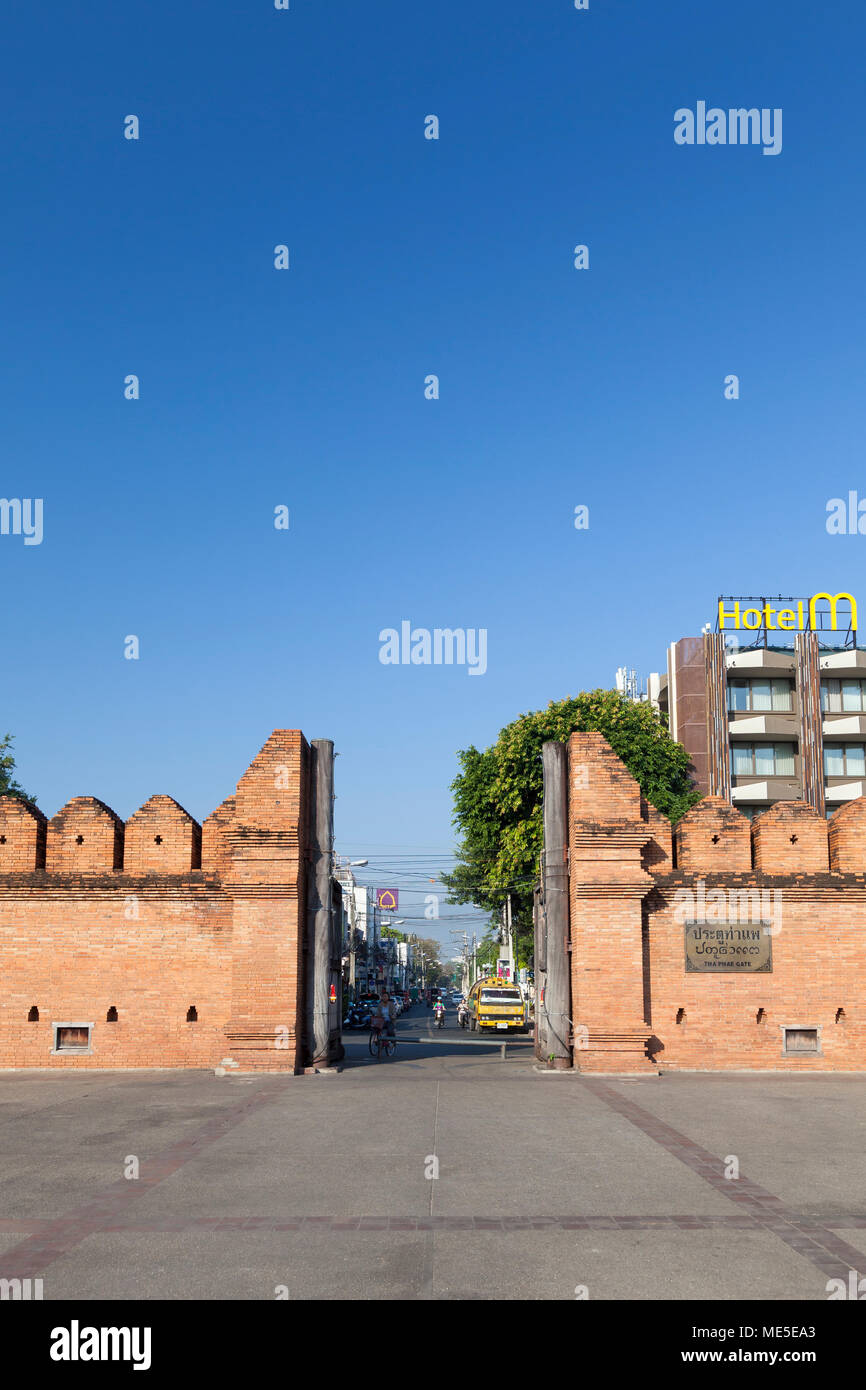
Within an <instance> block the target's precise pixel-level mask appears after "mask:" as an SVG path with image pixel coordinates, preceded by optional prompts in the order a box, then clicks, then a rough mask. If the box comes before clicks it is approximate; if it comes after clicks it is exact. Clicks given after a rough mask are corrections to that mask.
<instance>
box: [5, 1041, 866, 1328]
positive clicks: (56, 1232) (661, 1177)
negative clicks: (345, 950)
mask: <svg viewBox="0 0 866 1390" xmlns="http://www.w3.org/2000/svg"><path fill="white" fill-rule="evenodd" d="M428 1028H429V1021H428V1017H427V1016H421V1017H415V1018H413V1017H411V1016H410V1017H409V1018H407V1019H405V1020H404V1021H401V1023H400V1025H398V1031H399V1035H400V1038H401V1040H402V1041H401V1045H400V1046H398V1051H397V1056H396V1057H395V1058H394V1059H393V1060H392V1061H390V1062H386V1061H383V1062H379V1063H377V1062H376V1061H374V1060H372V1059H371V1058H370V1056H369V1053H368V1051H367V1048H366V1038H364V1037H358V1038H351V1039H350V1040H349V1041H348V1045H347V1056H346V1061H345V1063H344V1064H343V1068H342V1070H340V1071H339V1072H338V1073H336V1074H332V1075H319V1076H313V1077H282V1076H276V1075H273V1076H271V1075H250V1076H244V1075H239V1074H231V1073H229V1074H228V1075H226V1076H224V1077H218V1076H215V1075H214V1074H213V1073H211V1072H193V1071H184V1072H170V1071H152V1072H113V1073H98V1072H91V1073H89V1074H88V1073H86V1072H80V1071H79V1072H71V1071H70V1072H69V1073H66V1074H58V1073H57V1072H52V1073H47V1072H27V1073H24V1072H5V1073H0V1277H6V1278H14V1277H18V1278H27V1277H30V1278H41V1279H42V1280H43V1290H44V1298H45V1300H52V1299H71V1298H76V1299H78V1298H84V1299H100V1298H109V1299H139V1298H143V1299H199V1298H201V1299H226V1300H231V1299H274V1298H276V1297H279V1296H283V1297H286V1296H287V1297H288V1298H290V1299H310V1298H312V1299H336V1298H350V1299H398V1298H409V1299H443V1300H449V1299H481V1300H486V1299H516V1298H532V1299H572V1300H573V1299H574V1298H575V1297H578V1296H581V1295H583V1294H584V1291H585V1295H584V1296H586V1295H588V1297H589V1298H590V1299H632V1298H636V1299H645V1300H653V1299H656V1300H658V1299H662V1300H666V1299H691V1298H698V1299H707V1300H715V1299H739V1298H747V1299H762V1300H763V1299H769V1300H792V1299H810V1300H821V1301H824V1300H826V1299H827V1288H826V1286H827V1281H828V1280H830V1279H832V1278H842V1279H844V1280H846V1282H847V1280H848V1278H849V1271H850V1270H851V1269H852V1268H853V1269H856V1270H858V1271H859V1272H860V1274H861V1275H862V1274H863V1273H864V1272H866V1196H864V1194H866V1142H864V1141H866V1077H864V1076H859V1075H858V1076H839V1075H833V1076H820V1075H810V1076H790V1075H784V1076H783V1075H778V1076H774V1075H769V1074H762V1075H734V1074H727V1075H719V1074H716V1075H704V1074H680V1075H663V1076H657V1075H649V1076H647V1077H641V1078H631V1077H622V1078H616V1079H601V1078H598V1077H582V1076H577V1075H568V1074H566V1075H545V1074H539V1073H538V1072H537V1071H535V1070H534V1069H533V1063H532V1057H531V1052H530V1051H529V1050H528V1049H525V1048H524V1049H521V1050H518V1049H517V1048H515V1049H513V1050H510V1051H509V1053H508V1055H507V1056H506V1059H505V1060H504V1061H503V1060H502V1059H501V1058H500V1055H499V1052H498V1050H497V1049H496V1048H490V1049H487V1048H483V1047H465V1046H462V1040H463V1035H462V1034H461V1035H458V1034H457V1033H456V1032H453V1033H452V1034H446V1035H443V1036H444V1039H445V1041H444V1044H440V1043H435V1044H434V1043H428V1042H426V1040H425V1039H426V1035H427V1030H428ZM413 1038H414V1039H416V1040H417V1041H415V1042H412V1041H410V1039H413ZM134 1160H137V1161H138V1165H139V1168H138V1171H139V1176H138V1177H137V1178H134V1177H133V1178H127V1177H125V1176H124V1172H125V1171H134V1167H135V1165H134ZM735 1163H736V1164H738V1165H739V1177H738V1178H736V1179H734V1178H729V1177H727V1176H726V1172H731V1171H734V1164H735ZM437 1172H438V1176H435V1174H436V1173H437Z"/></svg>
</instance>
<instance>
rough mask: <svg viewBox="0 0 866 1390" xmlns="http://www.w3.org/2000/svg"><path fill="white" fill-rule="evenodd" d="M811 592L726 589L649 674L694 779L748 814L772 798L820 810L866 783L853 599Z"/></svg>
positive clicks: (865, 691) (865, 717)
mask: <svg viewBox="0 0 866 1390" xmlns="http://www.w3.org/2000/svg"><path fill="white" fill-rule="evenodd" d="M816 598H817V601H815V600H814V599H796V598H781V597H779V598H765V597H761V598H733V597H728V596H725V597H723V598H721V599H719V600H718V615H717V619H716V624H715V631H714V632H710V631H706V630H705V631H704V632H703V633H702V635H701V636H699V637H683V638H681V639H680V640H679V641H678V642H672V643H671V645H670V648H669V650H668V659H667V672H666V673H665V674H662V675H661V676H660V677H652V676H651V677H650V680H649V686H650V689H651V690H653V691H654V693H655V692H656V691H657V694H655V698H654V699H653V703H654V704H656V705H657V706H658V708H659V709H661V710H662V711H663V712H664V713H665V714H666V715H667V717H668V723H669V728H670V732H671V734H672V736H673V737H674V738H675V739H677V741H678V742H679V743H682V744H683V746H684V747H685V748H686V749H687V751H688V753H689V755H690V757H691V762H692V767H693V770H694V780H695V785H696V787H697V788H698V790H699V791H702V792H703V793H704V794H705V795H710V796H721V797H724V798H725V800H727V801H730V802H732V804H733V805H734V806H736V807H737V809H738V810H740V811H742V812H743V814H744V815H746V816H748V817H749V818H750V819H752V818H753V817H754V816H756V815H758V814H759V813H760V812H761V811H765V810H766V809H767V808H768V807H769V806H772V805H774V804H775V803H776V802H779V801H805V802H807V803H808V804H809V805H810V806H812V807H814V809H815V810H816V811H817V812H818V813H819V814H820V815H822V816H828V817H829V816H831V815H832V814H833V812H834V811H836V810H837V809H838V808H839V807H840V806H843V805H845V804H846V803H847V802H849V801H853V800H855V799H856V798H857V797H860V796H862V795H863V794H864V792H866V649H863V648H860V647H858V646H857V645H856V636H857V612H856V603H855V602H854V600H853V599H852V598H851V597H850V596H849V595H835V596H833V597H832V598H831V596H830V595H818V596H816ZM789 614H791V615H793V621H792V619H791V618H790V617H787V616H785V615H789ZM801 623H802V626H800V624H801ZM795 625H796V626H795ZM708 626H709V625H708Z"/></svg>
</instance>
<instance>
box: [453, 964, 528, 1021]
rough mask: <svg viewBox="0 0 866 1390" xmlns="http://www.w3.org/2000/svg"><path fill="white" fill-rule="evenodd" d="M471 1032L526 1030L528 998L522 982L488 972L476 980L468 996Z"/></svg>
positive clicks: (467, 1004)
mask: <svg viewBox="0 0 866 1390" xmlns="http://www.w3.org/2000/svg"><path fill="white" fill-rule="evenodd" d="M466 1010H467V1013H468V1015H469V1030H470V1032H472V1033H505V1032H508V1033H525V1032H526V1028H527V1022H526V1000H525V999H524V997H523V991H522V990H521V988H520V986H519V985H514V984H511V983H510V982H509V981H508V980H500V979H497V977H496V976H495V975H488V976H486V978H484V979H482V980H476V981H475V984H474V985H473V986H472V988H471V989H470V991H469V994H468V995H467V997H466Z"/></svg>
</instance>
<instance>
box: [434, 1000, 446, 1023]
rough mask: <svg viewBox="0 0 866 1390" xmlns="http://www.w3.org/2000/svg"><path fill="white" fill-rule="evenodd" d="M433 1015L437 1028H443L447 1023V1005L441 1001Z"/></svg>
mask: <svg viewBox="0 0 866 1390" xmlns="http://www.w3.org/2000/svg"><path fill="white" fill-rule="evenodd" d="M433 1013H434V1017H435V1019H436V1027H437V1028H441V1027H442V1025H443V1023H444V1022H445V1005H444V1004H443V1003H442V1001H441V999H440V1000H439V1001H438V1002H437V1004H436V1008H435V1009H434V1011H433Z"/></svg>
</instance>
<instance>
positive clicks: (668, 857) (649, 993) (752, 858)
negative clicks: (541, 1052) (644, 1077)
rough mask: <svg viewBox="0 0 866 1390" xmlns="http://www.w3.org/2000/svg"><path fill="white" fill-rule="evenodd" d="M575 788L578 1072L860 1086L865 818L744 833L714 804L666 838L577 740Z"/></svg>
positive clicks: (572, 869)
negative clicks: (854, 1077) (694, 945)
mask: <svg viewBox="0 0 866 1390" xmlns="http://www.w3.org/2000/svg"><path fill="white" fill-rule="evenodd" d="M569 783H570V788H569V909H570V942H571V985H572V1018H573V1025H574V1051H573V1060H574V1064H575V1066H577V1067H579V1068H580V1069H581V1070H585V1071H597V1072H628V1071H631V1072H634V1071H642V1070H643V1071H647V1072H649V1071H650V1070H652V1069H653V1068H655V1069H658V1068H659V1067H661V1068H662V1069H696V1070H722V1069H767V1070H783V1071H824V1070H832V1071H857V1070H866V802H864V801H863V800H862V799H861V800H859V801H854V802H851V803H849V804H847V805H846V806H844V807H843V808H841V809H840V810H839V811H837V812H836V813H835V815H834V816H833V818H832V819H831V820H830V821H829V822H827V821H825V820H823V819H822V818H821V817H820V816H818V815H817V814H816V813H815V811H814V810H813V809H812V808H811V807H810V806H808V805H807V804H806V803H805V802H785V803H779V804H777V805H776V806H774V807H772V808H770V810H768V811H766V812H764V813H763V814H762V815H760V816H758V817H757V818H756V819H755V820H754V822H752V823H751V825H750V823H749V821H748V820H747V819H746V818H745V817H744V816H742V815H741V814H740V812H739V811H737V810H736V809H735V808H734V807H733V806H731V804H730V803H729V802H727V801H725V800H723V799H722V798H719V797H712V796H708V797H705V798H704V799H703V801H701V802H699V803H698V804H697V805H696V806H694V807H693V808H692V809H691V810H690V811H689V812H688V814H687V815H686V816H684V817H683V819H682V820H681V821H680V822H679V824H678V825H677V826H676V828H675V830H674V832H673V835H671V828H670V824H669V822H667V821H666V819H665V818H664V817H661V816H660V815H659V812H658V811H656V810H655V808H654V807H652V806H649V805H648V804H647V802H646V801H645V800H644V799H643V798H642V797H641V796H640V789H639V787H638V785H637V783H636V782H635V780H634V779H633V778H632V777H631V776H630V774H629V773H628V771H627V769H626V768H625V766H624V764H623V763H622V762H621V761H620V759H619V758H617V757H616V755H615V754H614V753H613V750H612V749H611V748H610V746H609V744H608V743H607V742H606V740H605V739H603V738H602V737H601V735H599V734H573V735H572V736H571V739H570V740H569ZM700 923H704V924H705V926H704V927H703V928H701V935H702V940H701V941H700V943H699V944H700V946H701V950H702V951H703V953H704V954H703V956H701V955H697V956H693V957H692V966H694V963H695V960H698V961H699V962H700V964H699V968H697V969H694V968H689V969H687V966H686V929H687V927H692V928H693V929H694V928H695V926H696V924H700ZM756 934H757V935H756ZM758 937H760V941H759V940H758ZM704 938H707V939H708V944H706V942H705V940H704ZM722 951H723V952H724V959H732V958H734V957H736V959H737V966H736V968H734V969H732V970H730V971H728V970H727V969H726V970H704V969H703V968H702V966H703V965H704V964H706V958H707V957H709V958H710V959H711V960H712V957H713V955H714V954H717V953H719V952H722ZM762 953H763V954H762ZM765 956H766V957H767V958H766V959H765ZM742 960H746V961H747V963H749V962H751V964H752V965H753V966H754V965H756V964H761V965H763V967H764V968H762V969H760V970H756V969H753V968H752V969H750V968H746V967H745V966H744V967H743V968H742V969H740V968H739V967H740V965H741V963H742ZM786 1030H790V1031H786ZM813 1030H814V1041H815V1042H816V1043H817V1047H818V1051H817V1052H796V1051H794V1050H793V1049H794V1047H797V1046H800V1045H801V1044H802V1040H803V1038H806V1040H807V1041H808V1044H809V1046H811V1045H812V1042H813V1036H812V1035H813Z"/></svg>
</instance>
